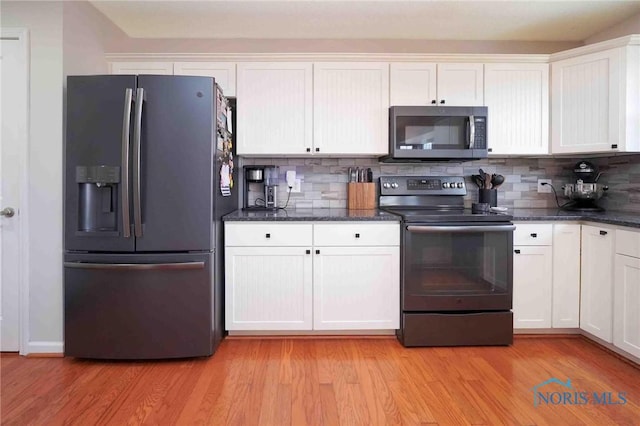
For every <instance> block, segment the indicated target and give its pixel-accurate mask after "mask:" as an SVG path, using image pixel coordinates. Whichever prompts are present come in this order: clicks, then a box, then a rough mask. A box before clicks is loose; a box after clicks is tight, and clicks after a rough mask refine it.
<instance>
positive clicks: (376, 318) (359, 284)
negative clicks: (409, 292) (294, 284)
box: [313, 246, 400, 330]
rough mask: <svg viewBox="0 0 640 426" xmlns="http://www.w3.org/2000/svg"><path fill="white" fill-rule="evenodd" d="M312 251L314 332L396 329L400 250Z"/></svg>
mask: <svg viewBox="0 0 640 426" xmlns="http://www.w3.org/2000/svg"><path fill="white" fill-rule="evenodd" d="M315 253H316V254H314V265H313V306H314V309H313V329H314V330H366V329H397V328H398V327H399V325H400V263H399V260H400V248H399V247H397V246H396V247H321V248H317V249H316V251H315Z"/></svg>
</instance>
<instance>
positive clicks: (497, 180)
mask: <svg viewBox="0 0 640 426" xmlns="http://www.w3.org/2000/svg"><path fill="white" fill-rule="evenodd" d="M503 183H504V176H502V175H496V174H494V175H491V187H492V188H493V189H495V188H497V187H499V186H500V185H502V184H503Z"/></svg>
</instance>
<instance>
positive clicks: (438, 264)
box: [404, 231, 512, 297]
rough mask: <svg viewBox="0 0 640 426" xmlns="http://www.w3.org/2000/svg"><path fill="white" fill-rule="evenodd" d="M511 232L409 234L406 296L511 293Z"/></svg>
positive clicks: (405, 281) (405, 270)
mask: <svg viewBox="0 0 640 426" xmlns="http://www.w3.org/2000/svg"><path fill="white" fill-rule="evenodd" d="M511 245H512V236H511V233H510V232H456V233H420V232H409V231H407V236H406V240H405V251H404V254H405V262H404V265H405V266H404V268H405V269H404V291H405V296H409V297H411V296H436V295H437V296H444V295H496V294H507V293H510V291H511V279H510V276H511V261H512V258H511V256H510V255H511Z"/></svg>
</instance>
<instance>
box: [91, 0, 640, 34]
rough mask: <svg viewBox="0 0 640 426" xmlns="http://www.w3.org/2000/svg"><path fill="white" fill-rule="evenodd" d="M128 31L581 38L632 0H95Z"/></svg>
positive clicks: (634, 7) (620, 14) (617, 17)
mask: <svg viewBox="0 0 640 426" xmlns="http://www.w3.org/2000/svg"><path fill="white" fill-rule="evenodd" d="M90 2H91V3H92V4H93V5H94V6H95V7H96V8H98V9H99V10H100V11H102V13H104V14H105V15H106V16H107V17H108V18H109V19H110V20H111V21H113V23H114V24H116V25H117V26H118V27H120V28H121V29H122V30H123V31H124V32H125V33H126V34H127V35H128V36H130V37H134V38H215V39H220V38H222V39H225V38H227V39H243V38H244V39H425V40H515V41H582V40H585V39H587V38H589V37H590V36H592V35H594V34H597V33H599V32H600V31H603V30H605V29H607V28H609V27H611V26H613V25H615V24H617V23H619V22H622V21H624V20H625V19H627V18H629V17H630V16H632V15H634V14H637V13H640V0H637V1H615V0H611V1H609V0H598V1H577V0H563V1H539V0H527V1H524V0H517V1H506V0H505V1H483V0H473V1H469V0H467V1H455V0H447V1H435V0H413V1H396V0H378V1H360V0H343V1H335V0H306V1H304V0H285V1H270V0H252V1H243V0H209V1H206V0H202V1H186V0H185V1H183V0H178V1H150V0H146V1H135V0H133V1H93V0H90Z"/></svg>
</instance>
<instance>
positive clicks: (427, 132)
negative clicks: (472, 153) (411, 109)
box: [396, 116, 469, 150]
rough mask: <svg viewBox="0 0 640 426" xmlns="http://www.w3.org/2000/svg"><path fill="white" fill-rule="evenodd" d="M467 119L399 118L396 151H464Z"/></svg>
mask: <svg viewBox="0 0 640 426" xmlns="http://www.w3.org/2000/svg"><path fill="white" fill-rule="evenodd" d="M468 124H469V117H464V116H461V117H455V116H451V117H430V116H424V117H419V116H399V117H397V118H396V149H411V150H432V149H464V148H466V147H467V145H468V139H469V137H468V133H467V132H468V130H467V128H468Z"/></svg>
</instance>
